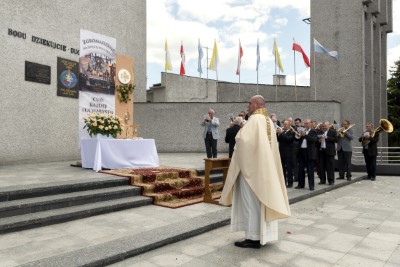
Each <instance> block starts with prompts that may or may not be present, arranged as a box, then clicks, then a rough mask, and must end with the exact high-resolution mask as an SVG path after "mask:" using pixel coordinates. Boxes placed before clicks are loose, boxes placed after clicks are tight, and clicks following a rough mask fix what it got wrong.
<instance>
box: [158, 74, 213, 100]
mask: <svg viewBox="0 0 400 267" xmlns="http://www.w3.org/2000/svg"><path fill="white" fill-rule="evenodd" d="M161 85H162V86H164V87H165V89H164V90H165V93H164V97H165V100H164V101H159V102H216V101H217V90H216V88H217V82H216V81H215V80H207V79H202V78H199V77H191V76H181V75H178V74H173V73H165V72H163V73H161ZM156 93H157V90H156V89H155V90H154V94H155V95H156ZM157 99H158V100H160V99H161V97H157Z"/></svg>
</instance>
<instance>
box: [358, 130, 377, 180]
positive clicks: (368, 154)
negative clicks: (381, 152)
mask: <svg viewBox="0 0 400 267" xmlns="http://www.w3.org/2000/svg"><path fill="white" fill-rule="evenodd" d="M358 141H360V142H361V144H362V146H363V154H364V160H365V166H366V168H367V173H368V178H367V179H368V180H371V181H375V180H376V156H378V141H379V132H376V133H375V134H374V125H373V124H372V123H367V131H366V132H364V133H363V134H362V136H361V137H360V138H359V139H358Z"/></svg>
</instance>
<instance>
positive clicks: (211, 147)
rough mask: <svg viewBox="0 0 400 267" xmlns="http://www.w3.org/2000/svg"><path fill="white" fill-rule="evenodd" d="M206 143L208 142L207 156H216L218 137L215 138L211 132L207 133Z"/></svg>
mask: <svg viewBox="0 0 400 267" xmlns="http://www.w3.org/2000/svg"><path fill="white" fill-rule="evenodd" d="M204 143H205V144H206V152H207V158H216V157H217V139H214V138H213V136H212V134H211V133H207V135H206V138H204Z"/></svg>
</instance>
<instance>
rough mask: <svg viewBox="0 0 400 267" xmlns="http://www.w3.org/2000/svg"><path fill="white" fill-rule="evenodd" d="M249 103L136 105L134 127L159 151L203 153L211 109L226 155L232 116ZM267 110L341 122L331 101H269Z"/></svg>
mask: <svg viewBox="0 0 400 267" xmlns="http://www.w3.org/2000/svg"><path fill="white" fill-rule="evenodd" d="M247 102H248V101H246V102H229V103H137V104H135V107H134V108H135V124H140V125H141V128H140V129H139V136H142V137H144V138H153V139H155V140H156V145H157V150H158V152H203V151H205V148H204V140H203V138H202V133H203V127H202V126H200V123H201V122H202V120H203V118H204V115H205V114H206V113H207V110H208V108H213V109H214V110H215V111H216V114H215V116H216V117H218V118H219V120H220V135H221V138H220V139H219V141H218V150H219V151H221V152H227V149H228V146H227V144H225V142H224V138H225V131H226V128H227V127H228V126H229V123H230V121H229V118H228V116H227V115H228V114H229V113H234V114H235V115H237V114H238V113H239V112H240V111H242V110H244V111H246V110H247ZM267 108H268V111H269V112H270V113H271V112H273V113H277V115H278V119H283V118H287V117H294V118H296V117H300V118H302V119H304V118H316V119H317V120H321V121H323V120H328V121H331V122H332V121H333V120H336V121H339V120H340V114H341V104H340V103H338V102H332V101H318V102H283V101H282V102H270V103H267Z"/></svg>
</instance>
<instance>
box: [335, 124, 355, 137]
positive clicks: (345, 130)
mask: <svg viewBox="0 0 400 267" xmlns="http://www.w3.org/2000/svg"><path fill="white" fill-rule="evenodd" d="M354 125H355V124H350V126H349V128H347V129H345V128H344V127H342V128H340V129H339V130H338V131H337V135H338V137H340V138H343V137H344V134H345V133H346V132H347V131H348V130H349V129H350V128H351V127H353V126H354Z"/></svg>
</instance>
